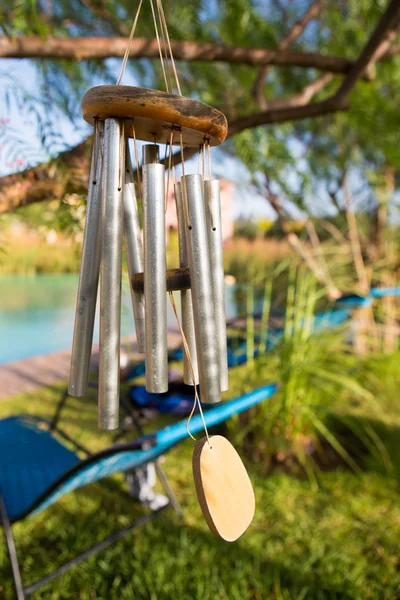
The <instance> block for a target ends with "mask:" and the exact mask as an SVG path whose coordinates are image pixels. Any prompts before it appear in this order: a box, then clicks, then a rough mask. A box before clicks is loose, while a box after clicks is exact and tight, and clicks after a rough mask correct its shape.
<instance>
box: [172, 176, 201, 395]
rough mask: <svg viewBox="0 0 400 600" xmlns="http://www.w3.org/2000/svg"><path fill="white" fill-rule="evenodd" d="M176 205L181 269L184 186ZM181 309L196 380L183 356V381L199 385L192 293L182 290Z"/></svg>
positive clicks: (183, 257)
mask: <svg viewBox="0 0 400 600" xmlns="http://www.w3.org/2000/svg"><path fill="white" fill-rule="evenodd" d="M175 203H176V214H177V217H178V242H179V265H180V267H188V266H189V262H188V251H187V246H186V228H185V213H184V204H183V195H182V184H181V183H180V182H177V183H176V184H175ZM181 307H182V329H183V333H184V334H185V338H186V342H187V345H188V348H189V353H190V358H191V361H192V368H193V373H194V378H195V380H194V381H193V378H192V371H191V369H190V367H189V363H188V360H187V358H186V354H185V353H184V354H183V381H184V383H186V384H188V385H197V384H198V383H199V371H198V367H197V353H196V336H195V333H194V321H193V305H192V291H191V290H181Z"/></svg>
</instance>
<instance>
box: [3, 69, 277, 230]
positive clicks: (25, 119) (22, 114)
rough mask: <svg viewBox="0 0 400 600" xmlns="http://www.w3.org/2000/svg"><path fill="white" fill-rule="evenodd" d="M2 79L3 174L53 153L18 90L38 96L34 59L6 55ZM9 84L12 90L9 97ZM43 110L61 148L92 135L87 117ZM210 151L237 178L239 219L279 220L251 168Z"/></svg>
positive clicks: (127, 80) (225, 173)
mask: <svg viewBox="0 0 400 600" xmlns="http://www.w3.org/2000/svg"><path fill="white" fill-rule="evenodd" d="M110 63H111V66H112V67H113V64H112V63H115V71H116V72H117V69H118V68H119V61H116V60H114V61H110ZM0 82H3V84H4V82H5V83H6V85H3V86H2V89H0V176H4V175H7V174H8V173H12V172H15V171H16V170H19V169H23V168H26V167H27V166H30V165H35V164H39V163H40V162H44V161H45V160H47V159H48V158H49V153H48V152H47V151H46V149H45V148H44V147H43V144H42V143H41V138H40V132H39V131H38V126H37V118H36V116H35V115H34V114H33V113H32V110H31V107H30V106H29V105H28V104H27V103H24V102H21V101H18V98H17V97H16V94H15V92H14V90H15V89H16V88H18V87H20V86H21V87H23V89H24V90H26V91H27V92H29V93H30V94H32V96H34V95H35V86H36V85H37V75H36V71H35V68H34V66H33V65H32V63H31V61H29V60H18V59H2V61H1V64H0ZM102 83H103V82H102V81H98V82H97V81H96V83H95V85H96V84H98V85H101V84H102ZM124 84H126V85H135V81H134V79H133V77H132V76H131V75H130V74H129V72H126V74H125V76H124ZM7 87H9V88H10V89H11V91H10V93H9V94H8V98H7V93H6V89H7ZM38 115H39V118H41V119H44V118H45V117H46V118H49V119H50V120H51V121H52V123H53V129H54V130H55V131H57V133H58V135H59V140H57V148H59V150H60V151H61V150H62V149H64V148H67V147H73V146H75V145H77V144H78V143H79V142H81V141H82V140H83V139H85V138H86V137H87V136H88V135H89V133H90V132H91V129H92V128H91V127H90V126H89V125H87V124H86V123H85V122H84V120H83V119H81V120H80V122H78V123H75V124H72V123H71V122H70V120H69V119H68V118H67V117H66V116H65V115H63V114H62V113H61V112H60V111H54V114H50V115H45V114H44V110H43V108H42V107H40V108H39V110H38ZM211 152H212V161H213V175H214V176H216V177H220V178H225V179H229V180H230V181H232V182H233V183H235V196H234V218H235V219H237V218H239V217H242V218H249V219H257V220H258V219H268V220H270V219H274V218H275V214H274V211H273V209H272V208H271V207H270V206H269V204H268V203H267V202H266V200H265V199H264V198H263V197H262V196H260V195H259V194H257V193H256V191H255V190H254V188H253V187H252V186H251V182H250V174H249V173H248V171H247V170H246V168H245V167H244V166H243V165H242V164H241V163H240V162H239V161H237V160H236V159H234V158H229V157H226V156H225V155H223V154H222V153H221V152H219V151H218V149H215V148H213V149H212V150H211ZM162 154H163V152H162V150H161V155H162ZM190 162H191V163H192V164H190ZM190 168H193V169H194V170H196V169H197V159H193V160H192V161H189V162H188V169H189V170H190ZM177 174H179V170H177Z"/></svg>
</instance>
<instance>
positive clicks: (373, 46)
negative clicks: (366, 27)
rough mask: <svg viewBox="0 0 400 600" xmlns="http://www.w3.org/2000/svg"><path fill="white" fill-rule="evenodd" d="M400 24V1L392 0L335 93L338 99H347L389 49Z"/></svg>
mask: <svg viewBox="0 0 400 600" xmlns="http://www.w3.org/2000/svg"><path fill="white" fill-rule="evenodd" d="M399 24H400V2H399V0H391V2H390V3H389V6H388V7H387V9H386V12H385V13H384V15H383V17H382V18H381V19H380V21H379V23H378V25H377V26H376V28H375V30H374V32H373V34H372V35H371V37H370V38H369V40H368V43H367V45H366V46H365V48H364V50H363V51H362V52H361V54H360V56H359V57H358V59H357V60H356V62H355V63H354V65H353V67H352V68H351V69H350V70H349V72H348V74H347V76H346V77H345V78H344V80H343V81H342V84H341V85H340V87H339V89H338V90H337V92H336V94H335V98H336V99H337V100H345V99H347V98H348V96H349V94H350V92H351V91H352V89H353V87H354V86H355V84H356V83H357V81H358V80H359V79H360V77H361V76H362V75H363V74H364V73H365V71H366V70H367V69H368V68H370V67H371V66H373V65H374V64H375V63H376V62H377V61H378V60H379V59H381V58H382V57H383V56H384V55H385V53H387V52H388V51H389V46H390V43H391V42H392V41H393V40H394V38H395V36H396V34H397V30H398V27H399Z"/></svg>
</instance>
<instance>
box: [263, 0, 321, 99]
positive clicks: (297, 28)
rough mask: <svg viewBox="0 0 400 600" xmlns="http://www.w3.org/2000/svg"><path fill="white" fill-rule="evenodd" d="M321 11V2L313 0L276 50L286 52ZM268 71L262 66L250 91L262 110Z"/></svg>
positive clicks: (266, 66) (267, 68) (266, 67)
mask: <svg viewBox="0 0 400 600" xmlns="http://www.w3.org/2000/svg"><path fill="white" fill-rule="evenodd" d="M320 10H321V0H314V2H312V3H311V5H310V6H309V7H308V9H307V10H306V12H305V13H304V15H303V16H302V17H300V19H299V20H298V21H296V23H295V24H294V25H293V27H292V29H291V30H290V31H289V33H287V34H286V35H285V37H284V38H282V40H281V41H280V43H279V45H278V50H287V49H288V48H289V46H290V45H291V44H292V43H293V42H294V41H295V40H296V39H297V38H299V37H300V35H301V34H302V33H303V31H304V30H305V28H306V27H307V25H308V23H309V22H310V21H312V20H313V19H315V18H316V17H317V16H318V14H319V13H320ZM268 71H269V65H264V66H262V67H261V69H260V71H259V72H258V75H257V77H256V80H255V82H254V85H253V89H252V96H253V97H254V99H255V100H256V102H257V103H258V105H259V106H260V108H262V109H263V110H266V109H267V108H268V103H267V101H266V99H265V98H264V82H265V78H266V76H267V74H268Z"/></svg>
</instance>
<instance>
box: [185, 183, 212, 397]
mask: <svg viewBox="0 0 400 600" xmlns="http://www.w3.org/2000/svg"><path fill="white" fill-rule="evenodd" d="M182 191H183V194H187V196H186V198H185V196H184V201H185V202H186V200H187V213H186V215H185V217H186V242H187V249H188V259H189V269H190V281H191V290H192V302H193V317H194V329H195V333H196V349H197V364H198V368H199V378H200V397H201V400H202V402H204V403H206V404H214V403H216V402H220V400H221V389H220V376H219V359H218V352H217V334H216V329H215V315H214V301H213V291H212V283H211V268H210V255H209V250H208V240H207V223H206V214H205V209H204V200H203V182H202V178H201V176H200V175H186V176H185V177H183V178H182Z"/></svg>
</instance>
